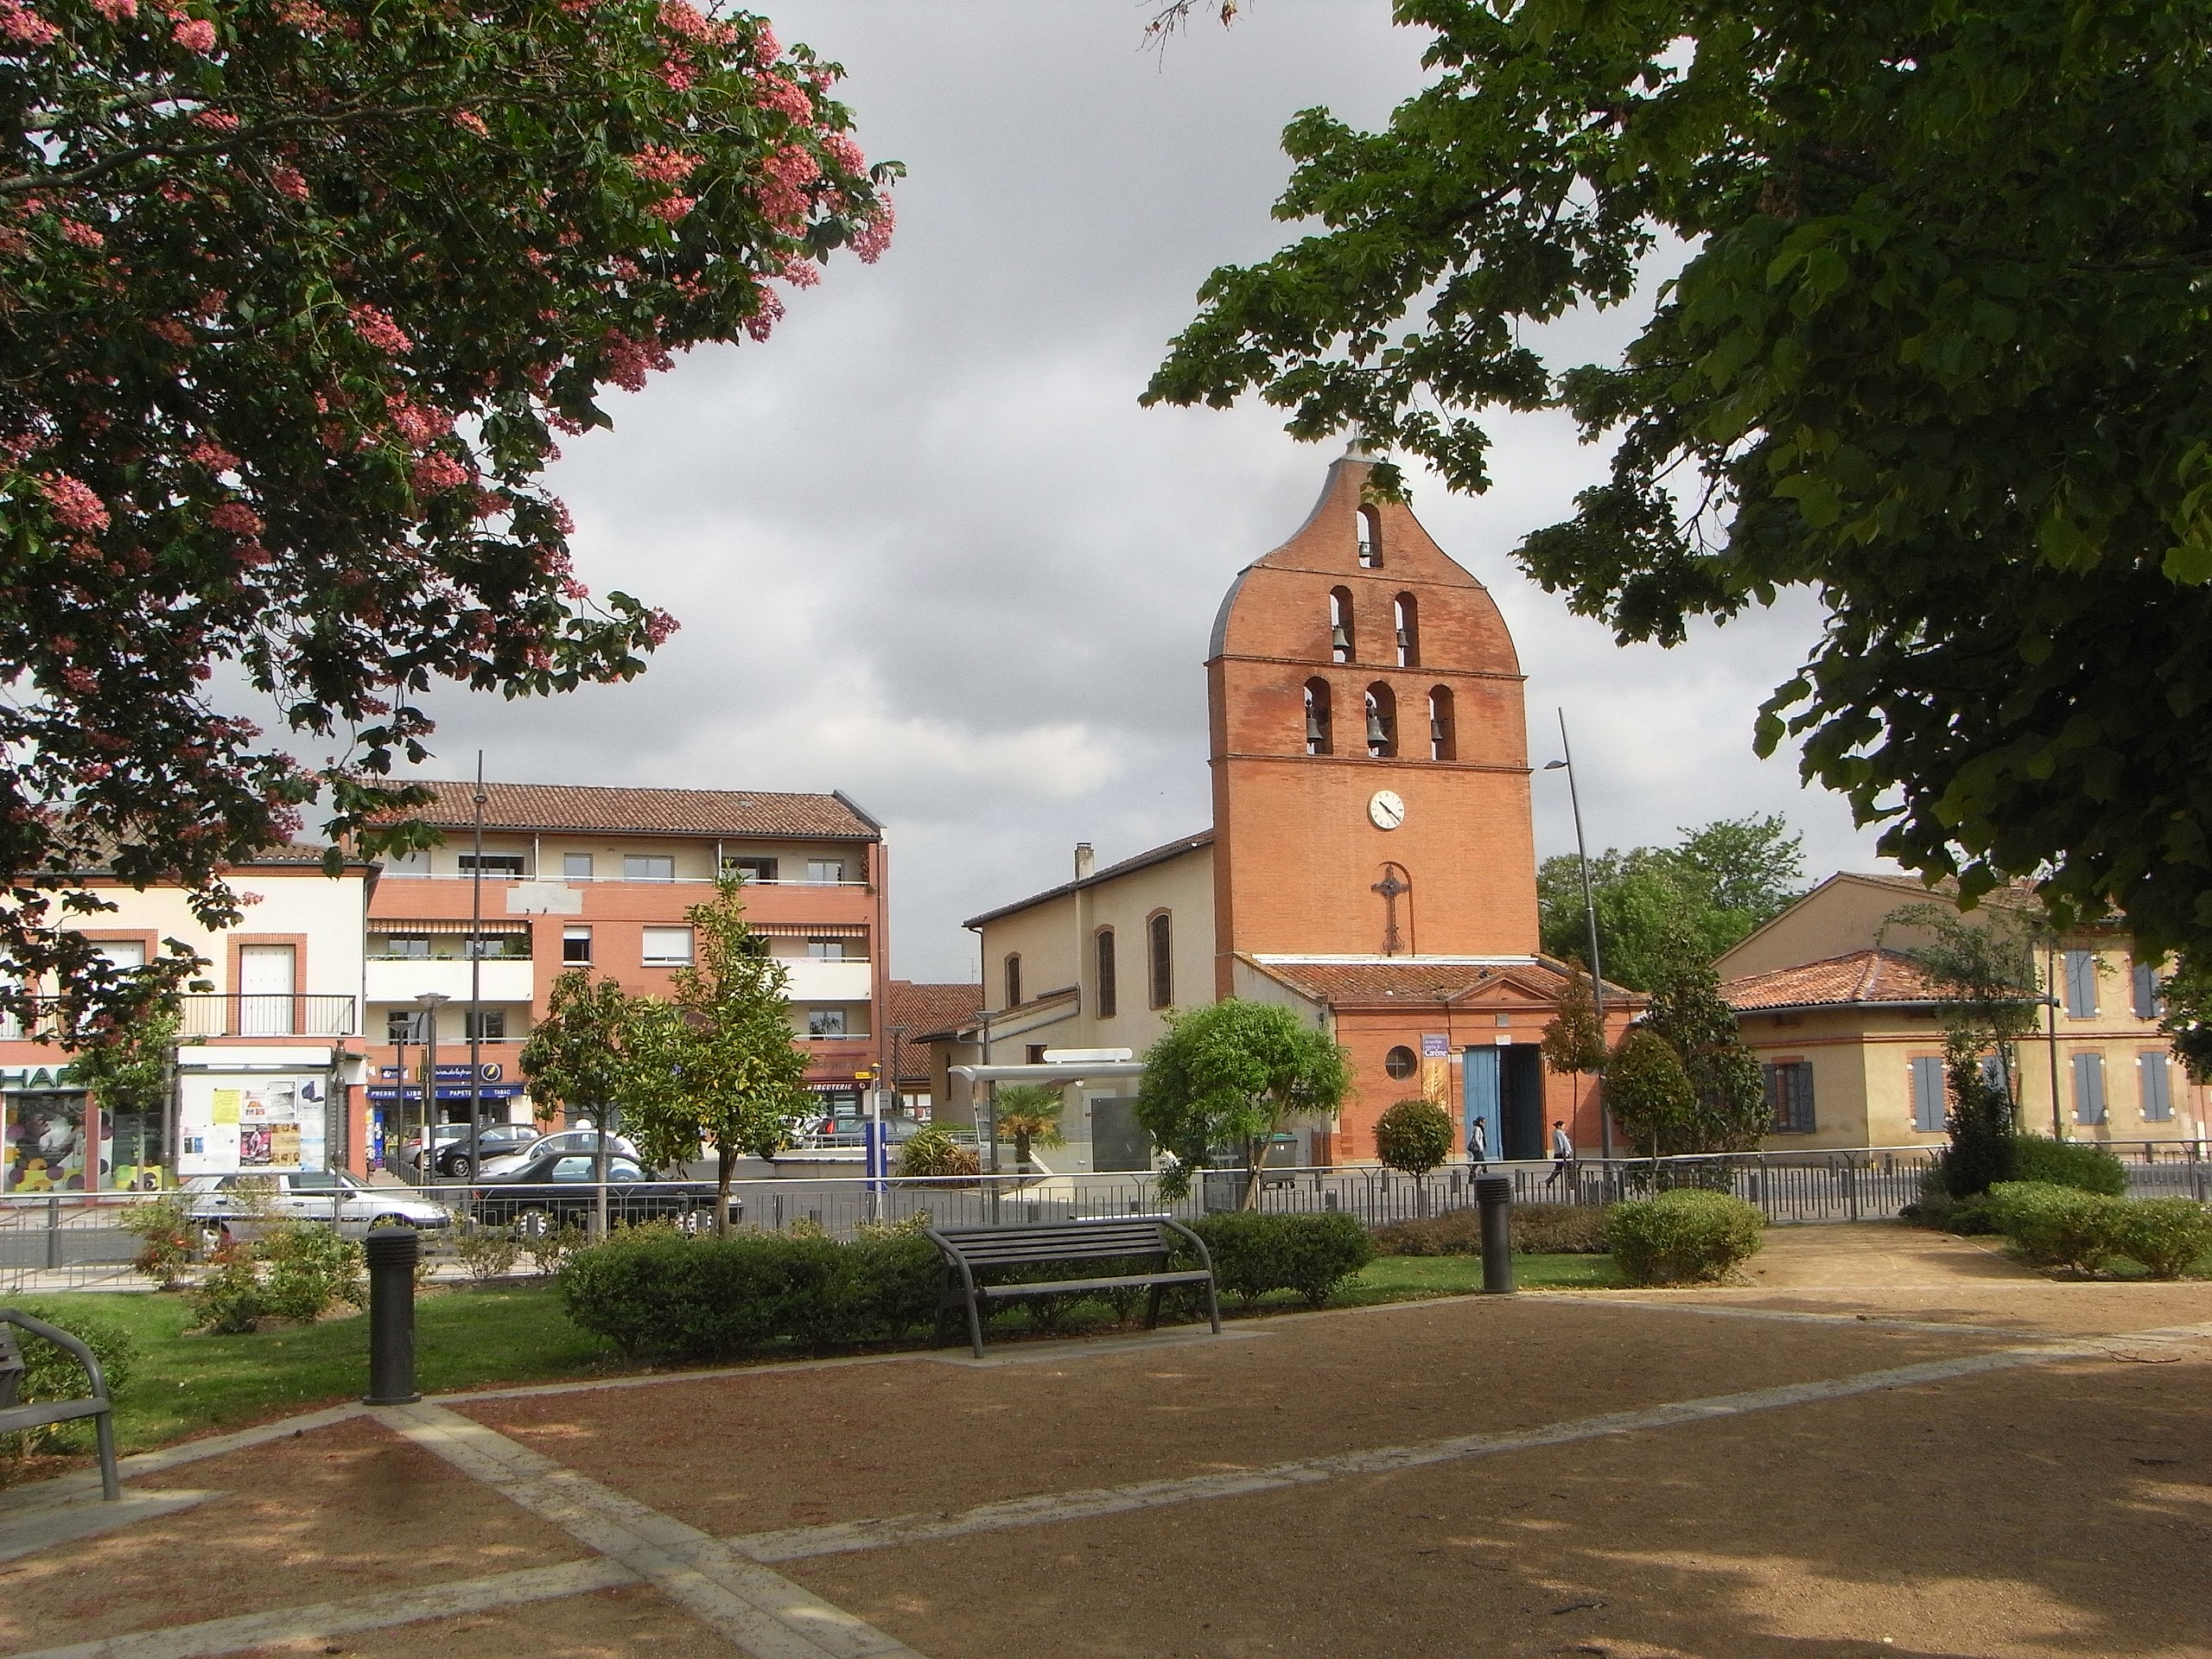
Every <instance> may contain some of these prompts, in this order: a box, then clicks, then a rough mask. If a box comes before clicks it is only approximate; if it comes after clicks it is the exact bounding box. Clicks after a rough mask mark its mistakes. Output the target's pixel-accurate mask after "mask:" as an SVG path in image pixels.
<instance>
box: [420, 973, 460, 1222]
mask: <svg viewBox="0 0 2212 1659" xmlns="http://www.w3.org/2000/svg"><path fill="white" fill-rule="evenodd" d="M415 1001H416V1003H418V1004H419V1005H420V1006H421V1007H422V1009H423V1050H424V1052H423V1185H425V1186H435V1185H437V1181H438V1160H437V1144H436V1141H435V1138H434V1136H433V1135H432V1128H433V1124H432V1122H431V1120H432V1119H433V1118H434V1117H435V1116H437V1099H438V1010H439V1009H440V1008H442V1007H444V1006H445V1005H446V1004H447V1003H448V1002H450V1001H453V999H452V998H451V997H449V996H448V995H446V994H445V993H444V992H443V991H424V992H423V994H422V995H420V996H418V997H416V999H415Z"/></svg>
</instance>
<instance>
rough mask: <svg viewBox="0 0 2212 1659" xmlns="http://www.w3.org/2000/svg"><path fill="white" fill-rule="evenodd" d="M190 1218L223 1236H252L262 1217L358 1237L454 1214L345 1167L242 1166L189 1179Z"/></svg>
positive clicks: (437, 1222) (446, 1220)
mask: <svg viewBox="0 0 2212 1659" xmlns="http://www.w3.org/2000/svg"><path fill="white" fill-rule="evenodd" d="M184 1192H185V1196H186V1197H187V1198H188V1200H189V1201H190V1203H191V1205H192V1210H191V1214H192V1219H193V1220H194V1222H196V1223H197V1224H199V1225H200V1228H201V1229H202V1230H205V1231H207V1232H208V1233H211V1234H214V1235H217V1236H219V1237H228V1236H232V1235H236V1236H251V1233H252V1230H253V1228H254V1225H255V1224H256V1223H257V1222H259V1221H261V1220H263V1219H264V1218H268V1219H276V1218H282V1219H284V1220H288V1221H321V1222H329V1223H332V1224H335V1225H336V1227H337V1228H338V1230H339V1231H340V1232H341V1233H344V1234H346V1235H347V1236H352V1237H359V1236H361V1235H362V1234H364V1233H365V1232H367V1231H368V1230H369V1229H370V1228H372V1227H386V1226H391V1225H393V1224H397V1223H399V1222H405V1223H407V1224H410V1225H411V1226H416V1227H423V1228H437V1227H450V1226H451V1225H453V1212H452V1211H449V1210H448V1209H447V1208H446V1207H445V1206H444V1205H441V1204H431V1203H429V1202H428V1201H427V1200H425V1199H423V1198H417V1197H416V1195H415V1194H414V1193H412V1192H409V1191H408V1190H407V1189H406V1188H405V1187H399V1186H372V1185H369V1184H368V1183H367V1182H366V1181H365V1180H363V1179H361V1178H360V1177H359V1176H358V1175H354V1174H351V1173H348V1172H346V1171H345V1170H342V1169H328V1170H324V1169H312V1170H309V1169H287V1170H241V1171H240V1172H239V1173H237V1174H235V1175H193V1176H188V1177H187V1178H186V1180H185V1183H184Z"/></svg>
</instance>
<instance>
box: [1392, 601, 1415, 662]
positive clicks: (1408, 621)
mask: <svg viewBox="0 0 2212 1659" xmlns="http://www.w3.org/2000/svg"><path fill="white" fill-rule="evenodd" d="M1390 613H1391V619H1392V621H1393V622H1394V624H1395V626H1396V629H1397V645H1398V666H1399V667H1400V668H1419V667H1420V666H1421V607H1420V602H1419V601H1416V600H1415V599H1414V596H1413V595H1412V594H1399V595H1398V597H1397V598H1396V599H1395V601H1392V602H1391V606H1390Z"/></svg>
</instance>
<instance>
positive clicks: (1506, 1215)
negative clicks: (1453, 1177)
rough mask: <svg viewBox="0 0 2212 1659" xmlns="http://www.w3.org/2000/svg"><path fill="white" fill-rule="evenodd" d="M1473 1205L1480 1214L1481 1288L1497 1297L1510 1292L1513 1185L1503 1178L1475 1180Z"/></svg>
mask: <svg viewBox="0 0 2212 1659" xmlns="http://www.w3.org/2000/svg"><path fill="white" fill-rule="evenodd" d="M1475 1202H1476V1203H1477V1204H1478V1205H1481V1206H1482V1214H1483V1288H1484V1290H1485V1291H1490V1292H1494V1293H1496V1294H1500V1295H1510V1294H1512V1292H1513V1182H1512V1179H1511V1178H1510V1177H1509V1176H1504V1175H1484V1176H1479V1177H1478V1178H1477V1179H1476V1181H1475Z"/></svg>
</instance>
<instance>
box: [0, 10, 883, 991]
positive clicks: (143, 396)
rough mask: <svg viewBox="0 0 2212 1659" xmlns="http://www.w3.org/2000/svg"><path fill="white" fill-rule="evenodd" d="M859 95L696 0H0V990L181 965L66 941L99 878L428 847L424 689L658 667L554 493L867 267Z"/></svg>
mask: <svg viewBox="0 0 2212 1659" xmlns="http://www.w3.org/2000/svg"><path fill="white" fill-rule="evenodd" d="M838 75H839V71H838V69H837V68H836V66H835V65H833V64H829V63H826V62H823V61H820V60H817V58H816V57H815V56H814V54H811V53H810V52H809V51H808V50H807V49H806V48H804V47H794V48H790V49H789V50H786V49H785V48H782V47H781V46H779V44H778V42H777V41H776V38H775V35H773V34H772V32H771V30H770V29H769V26H768V24H767V23H766V22H765V21H763V20H762V19H760V18H758V17H755V16H751V15H748V14H743V13H734V12H732V13H720V12H708V11H702V10H698V9H696V7H695V6H693V5H692V4H690V3H688V0H558V3H556V0H440V3H429V0H360V3H354V4H347V5H343V6H339V5H332V6H331V7H329V8H328V9H326V8H325V7H323V6H321V5H319V4H316V3H314V0H0V104H4V105H5V106H6V107H7V109H8V111H9V113H10V118H11V121H12V125H11V126H10V128H9V130H6V131H5V132H0V145H4V146H5V149H4V153H0V548H4V553H0V561H3V562H0V658H3V659H4V664H5V670H6V672H7V674H8V676H9V688H8V695H7V696H5V697H4V698H0V874H4V878H5V887H4V891H0V956H3V957H5V958H7V959H8V963H9V973H10V976H11V977H12V979H13V980H15V981H16V982H19V983H18V986H17V987H16V988H4V989H0V1001H4V1002H12V1003H13V1004H15V1005H16V1007H18V1009H19V1011H29V992H28V991H27V990H24V989H22V988H20V987H21V986H22V985H32V984H35V983H36V982H38V981H40V980H41V978H50V979H51V981H52V982H54V983H56V984H58V985H59V987H60V994H59V1005H60V1006H59V1016H60V1017H59V1021H58V1023H59V1024H60V1026H62V1027H65V1028H67V1029H71V1030H75V1029H81V1028H83V1027H85V1026H86V1023H87V1022H90V1023H92V1024H93V1025H95V1026H97V1025H99V1024H103V1023H105V1022H109V1021H111V1020H114V1019H116V1018H118V1017H123V1016H127V1015H128V1014H129V1013H130V1010H131V1009H132V1008H134V1007H137V1006H139V1005H141V1004H143V1001H145V1000H146V999H148V998H149V997H152V996H157V995H162V994H163V993H164V992H166V991H167V990H168V989H172V988H175V986H176V985H177V984H178V983H180V982H181V981H182V979H183V977H184V976H186V975H187V974H188V972H190V971H191V968H192V963H191V962H190V959H189V957H175V958H174V959H170V960H165V961H163V962H161V963H155V964H152V965H150V966H149V968H148V969H143V970H137V971H125V972H118V971H117V970H114V969H109V968H108V967H107V966H106V964H105V963H104V962H102V961H100V960H99V958H97V957H95V956H93V955H92V952H91V951H90V950H88V949H87V948H86V946H85V945H84V944H82V942H81V941H80V940H78V939H76V938H74V936H73V935H72V934H71V933H69V932H68V931H67V930H66V929H65V928H64V926H63V923H64V922H65V921H66V920H67V918H68V916H69V915H70V914H71V913H72V912H88V911H91V910H95V909H98V908H99V907H100V905H99V900H97V899H94V898H93V897H92V895H91V894H89V893H86V892H85V891H84V890H83V889H82V886H81V883H80V882H79V880H77V873H79V872H81V871H83V870H85V869H86V868H93V867H98V868H108V869H111V870H113V871H114V872H115V873H116V874H118V876H120V877H121V878H123V879H124V880H128V881H130V882H132V883H135V884H137V885H141V886H143V885H146V884H149V883H152V882H156V881H160V882H178V883H181V884H183V885H184V886H186V887H188V888H189V889H190V890H191V891H192V893H193V894H194V905H195V908H196V909H197V910H198V912H199V913H200V916H201V918H203V919H204V920H207V921H208V922H210V923H211V924H219V923H222V922H225V921H228V920H232V919H235V917H236V915H237V912H236V909H235V906H234V903H233V900H232V896H231V894H230V893H228V891H227V890H226V887H225V886H224V883H223V880H222V871H223V868H225V866H226V864H228V863H232V862H235V861H239V860H243V859H245V858H248V857H250V856H251V855H253V854H254V853H255V852H257V850H260V849H266V848H269V847H270V846H272V845H275V844H277V843H280V842H283V841H285V840H286V839H287V838H288V837H289V836H292V835H294V834H295V833H296V831H297V830H298V829H300V828H301V826H302V822H303V816H302V815H303V812H304V811H305V810H307V809H308V808H309V807H310V805H311V804H314V803H316V802H317V801H320V802H321V803H322V806H323V811H324V822H323V825H322V827H323V829H325V831H326V832H327V834H328V835H329V836H331V837H332V838H333V840H334V842H343V841H346V840H347V839H349V838H355V839H356V840H357V844H359V845H360V846H361V847H363V848H364V849H366V850H369V851H372V852H374V851H385V850H393V849H401V848H405V847H409V846H413V845H418V844H421V843H422V842H423V841H426V840H428V839H429V832H427V831H426V830H425V829H423V828H422V826H420V825H419V824H416V823H412V822H410V818H409V815H408V813H407V812H406V810H405V809H406V808H407V807H409V806H410V805H413V804H418V802H419V800H420V797H419V796H417V795H416V794H415V793H414V792H412V791H410V790H409V789H408V788H406V787H404V786H402V785H397V784H395V783H394V782H393V781H391V778H390V772H391V766H392V765H393V763H394V761H395V760H397V759H398V758H401V757H404V758H405V759H407V760H410V761H412V760H421V759H423V758H424V756H425V755H426V753H427V751H426V749H425V747H424V741H425V739H426V738H427V737H428V736H429V733H430V731H431V721H429V719H428V718H427V717H426V716H425V715H424V714H423V711H422V710H421V709H420V708H419V707H417V706H416V704H417V702H418V699H419V697H420V696H421V694H422V693H423V692H424V691H426V690H429V688H430V687H431V686H433V685H434V684H435V683H439V682H441V681H446V682H457V683H461V684H465V685H468V686H472V687H474V688H478V689H480V690H498V691H499V692H501V693H502V694H504V695H505V696H531V695H542V694H549V693H552V692H556V691H563V690H569V689H572V688H574V687H575V686H576V685H578V684H581V683H584V682H587V681H611V680H618V679H626V678H628V677H631V676H632V675H634V674H636V673H638V672H639V671H640V670H641V669H642V668H643V666H644V661H643V658H644V656H645V653H646V652H650V651H651V650H652V648H653V647H654V646H655V645H658V643H659V642H660V641H661V640H662V639H664V638H665V636H666V635H667V634H668V632H670V631H671V629H672V628H673V627H674V626H676V625H675V623H674V621H673V620H671V618H669V617H668V616H667V615H665V614H664V613H661V612H659V611H657V610H654V609H652V608H650V607H648V606H646V605H645V604H644V603H642V602H641V601H639V600H636V599H633V598H632V597H630V596H629V595H627V594H621V593H608V594H602V595H598V596H594V594H590V593H588V591H586V589H585V588H583V587H582V586H581V585H580V584H579V583H578V582H576V580H575V577H574V576H573V575H572V574H571V572H570V569H569V548H568V540H567V538H568V535H569V519H568V515H567V514H566V512H564V511H563V508H562V505H561V504H560V502H559V501H558V500H557V499H554V498H553V497H552V496H551V495H550V494H549V493H547V492H546V491H545V489H544V488H543V486H542V485H541V483H540V482H539V474H541V472H542V471H543V467H545V465H546V463H547V462H548V461H550V460H551V459H553V458H555V456H556V454H557V451H556V449H555V447H554V445H555V434H556V433H577V432H582V431H584V430H586V429H588V428H591V427H594V426H601V425H606V424H608V418H607V415H606V413H605V412H604V410H602V408H601V404H600V401H599V399H600V394H601V391H602V390H603V389H604V388H605V387H607V385H614V386H617V387H620V388H623V389H626V390H630V391H635V390H636V389H638V388H639V387H640V386H642V385H644V384H645V379H646V378H647V377H648V376H650V375H651V374H652V373H654V372H657V371H659V370H663V369H665V368H667V367H669V366H670V363H671V353H674V352H676V351H679V350H682V349H684V348H686V347H688V346H692V345H694V344H696V343H697V342H700V341H702V340H736V339H739V338H741V337H750V338H752V339H754V340H758V339H760V338H761V337H763V336H764V335H766V334H767V332H768V330H769V329H770V328H771V327H772V326H773V324H774V323H775V321H776V320H777V319H778V317H779V315H781V313H782V305H781V302H780V301H779V289H780V288H781V287H782V286H783V285H786V284H790V285H798V286H804V285H807V284H810V283H813V282H815V281H816V280H817V277H818V267H819V265H820V264H822V263H823V261H825V260H826V259H827V258H828V257H829V255H830V254H831V253H832V252H833V251H835V250H836V249H838V248H840V247H845V248H849V249H850V250H852V251H854V252H855V253H856V254H857V255H858V256H859V257H861V258H862V259H863V260H872V259H874V257H876V255H877V254H878V253H880V251H881V250H882V248H883V246H884V245H885V243H886V241H887V238H888V237H889V233H890V229H891V223H892V218H891V207H890V202H889V199H888V195H887V186H888V184H889V182H890V181H891V179H892V178H893V176H894V175H896V173H897V172H898V170H899V169H898V168H897V167H896V165H895V164H879V165H876V166H874V167H871V166H869V165H868V162H867V161H866V160H865V158H864V157H863V156H862V154H861V149H860V147H859V146H858V144H857V143H855V141H854V139H853V138H852V137H851V135H850V131H849V128H850V124H851V122H850V117H849V112H848V111H847V110H846V109H845V108H844V107H843V106H842V105H840V104H838V103H837V102H836V101H835V100H834V99H832V97H831V95H830V94H831V89H832V87H833V86H834V84H835V82H836V79H838ZM245 687H250V688H251V693H252V694H253V695H254V696H255V698H256V700H257V701H264V702H270V703H272V704H273V705H274V707H275V708H276V709H277V711H278V714H277V719H276V721H275V722H273V723H275V724H276V725H277V727H278V728H279V729H278V730H277V731H276V732H274V733H271V734H265V733H264V732H263V731H262V730H261V729H259V728H257V727H256V726H255V725H254V724H253V723H251V722H250V721H247V720H245V719H243V718H241V717H240V708H241V706H242V705H240V704H239V703H238V702H237V701H236V699H237V698H238V697H239V696H244V695H245V692H244V690H243V688H245ZM295 750H302V751H306V752H310V753H315V754H317V755H318V756H319V757H320V758H319V759H318V760H317V761H316V762H315V764H314V765H308V764H303V763H302V761H301V760H298V759H297V758H296V754H295V753H294V751H295ZM47 1011H48V1012H49V1013H53V1012H55V1009H54V1005H53V1004H48V1005H47Z"/></svg>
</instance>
